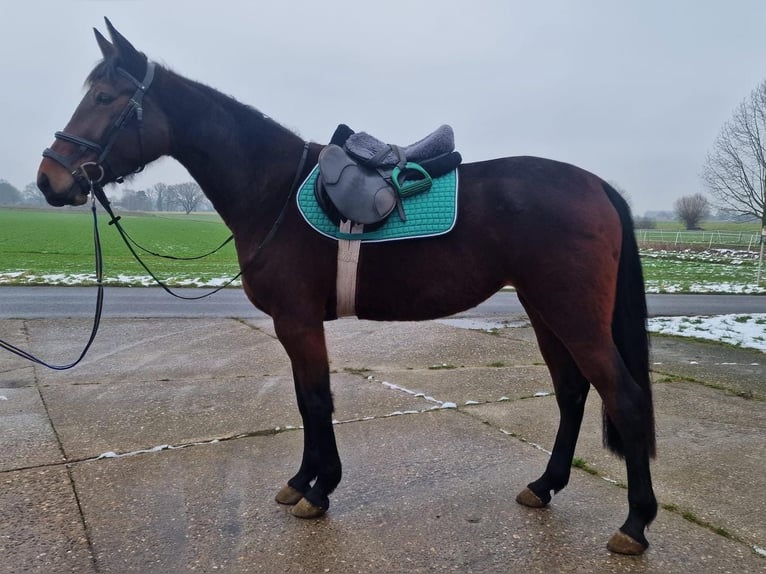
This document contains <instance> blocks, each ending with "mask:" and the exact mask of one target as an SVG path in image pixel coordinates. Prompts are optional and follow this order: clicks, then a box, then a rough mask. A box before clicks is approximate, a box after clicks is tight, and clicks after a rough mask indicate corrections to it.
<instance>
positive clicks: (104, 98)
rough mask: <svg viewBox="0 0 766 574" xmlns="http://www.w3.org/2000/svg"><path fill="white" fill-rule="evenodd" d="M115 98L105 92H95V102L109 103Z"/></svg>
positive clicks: (103, 104)
mask: <svg viewBox="0 0 766 574" xmlns="http://www.w3.org/2000/svg"><path fill="white" fill-rule="evenodd" d="M116 99H117V98H116V97H115V96H113V95H112V94H109V93H107V92H98V93H97V94H96V103H97V104H101V105H102V106H106V105H109V104H111V103H112V102H113V101H114V100H116Z"/></svg>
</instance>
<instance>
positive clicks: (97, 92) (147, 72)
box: [37, 20, 169, 206]
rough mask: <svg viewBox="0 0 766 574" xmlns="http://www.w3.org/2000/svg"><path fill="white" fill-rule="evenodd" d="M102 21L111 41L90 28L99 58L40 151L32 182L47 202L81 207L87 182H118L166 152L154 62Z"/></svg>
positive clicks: (166, 137)
mask: <svg viewBox="0 0 766 574" xmlns="http://www.w3.org/2000/svg"><path fill="white" fill-rule="evenodd" d="M106 25H107V29H108V30H109V35H110V37H111V39H112V41H111V42H109V41H108V40H107V39H106V38H104V36H102V35H101V34H100V33H99V32H98V30H95V29H94V32H95V33H96V40H97V41H98V45H99V47H100V48H101V52H102V54H103V55H104V59H103V61H102V62H100V63H99V64H98V65H97V66H96V67H95V68H94V70H93V71H92V72H91V74H90V76H88V80H87V88H88V91H87V93H86V94H85V97H83V99H82V101H81V102H80V104H79V105H78V106H77V109H76V110H75V112H74V114H73V115H72V119H71V120H69V123H68V124H67V126H66V127H65V128H64V131H63V132H57V133H56V141H55V142H54V143H53V145H52V146H51V147H50V148H48V149H46V150H45V151H44V152H43V161H42V163H41V164H40V168H39V170H38V173H37V186H38V187H39V188H40V191H42V192H43V194H44V195H45V198H46V199H47V200H48V203H50V204H51V205H55V206H61V205H81V204H83V203H85V202H86V201H87V194H88V192H89V191H90V189H91V181H93V182H98V183H100V184H106V183H110V182H113V181H117V180H120V179H121V178H122V177H124V176H126V175H130V174H133V173H135V172H138V171H140V170H141V169H143V167H144V166H145V165H146V164H147V163H149V162H151V161H153V160H155V159H157V158H158V157H160V156H161V155H164V154H167V153H168V151H169V128H168V124H167V118H166V117H165V115H164V114H163V112H162V110H160V108H159V107H158V105H157V103H156V98H153V97H152V90H151V88H152V83H153V82H154V79H155V78H154V73H155V66H154V63H152V62H150V61H148V60H147V58H146V56H145V55H144V54H142V53H140V52H138V51H137V50H136V49H135V48H134V47H133V46H132V45H131V44H130V42H128V41H127V40H126V39H125V37H124V36H122V34H120V33H119V32H118V31H117V30H116V29H115V28H114V26H112V24H111V22H109V20H106Z"/></svg>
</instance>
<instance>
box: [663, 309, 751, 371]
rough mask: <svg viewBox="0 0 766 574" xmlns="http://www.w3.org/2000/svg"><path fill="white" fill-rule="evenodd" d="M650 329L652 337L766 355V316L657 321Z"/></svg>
mask: <svg viewBox="0 0 766 574" xmlns="http://www.w3.org/2000/svg"><path fill="white" fill-rule="evenodd" d="M648 326H649V331H651V332H652V333H659V334H663V335H677V336H682V337H696V338H698V339H706V340H711V341H720V342H723V343H727V344H730V345H735V346H738V347H747V348H750V349H758V350H760V351H764V352H766V313H749V314H731V315H714V316H702V317H653V318H651V319H649V323H648ZM692 364H695V363H692Z"/></svg>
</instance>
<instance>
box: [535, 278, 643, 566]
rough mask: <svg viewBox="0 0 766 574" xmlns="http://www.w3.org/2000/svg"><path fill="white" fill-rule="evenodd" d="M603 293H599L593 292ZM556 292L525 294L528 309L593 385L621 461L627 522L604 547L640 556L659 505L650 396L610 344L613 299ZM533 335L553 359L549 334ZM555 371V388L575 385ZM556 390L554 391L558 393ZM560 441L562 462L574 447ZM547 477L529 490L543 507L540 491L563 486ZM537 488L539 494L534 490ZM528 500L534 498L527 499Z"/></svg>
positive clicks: (574, 286)
mask: <svg viewBox="0 0 766 574" xmlns="http://www.w3.org/2000/svg"><path fill="white" fill-rule="evenodd" d="M591 287H592V286H591ZM605 291H606V290H605V289H598V290H596V291H595V292H597V293H604V292H605ZM558 293H559V294H560V295H559V296H558V297H543V296H541V295H538V294H536V293H534V292H532V293H531V294H530V293H527V294H526V298H527V303H528V308H529V309H531V310H532V315H533V316H536V319H535V320H536V321H538V323H539V322H543V323H544V326H545V327H547V330H549V331H550V333H552V334H553V335H555V338H557V339H558V340H559V341H560V343H559V345H562V346H563V347H565V349H566V350H567V351H568V353H569V355H570V357H571V360H572V361H573V362H574V363H575V364H576V366H577V368H578V369H579V372H580V373H581V374H582V375H581V376H582V377H584V379H585V380H587V381H588V382H589V383H590V384H592V385H593V387H594V388H595V389H596V391H598V393H599V395H600V396H601V399H602V401H603V403H604V414H605V417H606V419H605V422H606V423H607V424H605V431H606V432H607V434H606V438H607V439H608V442H607V444H608V445H609V446H610V447H611V448H613V449H614V450H616V452H617V454H618V455H622V456H624V458H625V464H626V468H627V475H628V503H629V512H628V518H627V520H626V521H625V522H624V523H623V525H622V526H621V527H620V530H619V531H618V532H617V533H616V534H615V535H614V536H612V538H611V539H610V541H609V544H608V548H609V549H610V550H612V551H614V552H619V553H621V554H640V553H642V552H643V551H644V550H645V549H646V548H647V547H648V545H649V543H648V541H647V539H646V536H645V535H644V530H645V528H646V526H647V525H648V524H649V523H651V522H652V520H654V518H655V516H656V514H657V500H656V498H655V497H654V492H653V490H652V479H651V473H650V467H649V458H650V454H651V450H652V445H653V440H654V435H653V426H652V420H653V419H652V406H651V395H650V391H649V392H647V391H645V390H644V389H642V388H641V387H640V385H639V384H638V383H637V382H636V380H635V379H634V378H633V376H632V375H631V374H630V372H629V371H628V368H627V367H626V365H625V362H624V360H623V358H622V356H621V355H620V352H619V351H618V349H617V347H616V345H615V343H614V340H613V337H612V327H611V319H610V318H611V311H610V310H611V308H612V306H613V302H612V299H610V298H608V297H606V298H599V297H595V296H594V292H593V291H590V290H589V289H588V287H586V286H585V285H583V284H581V283H578V282H576V281H575V282H570V283H569V286H568V288H567V289H561V290H558ZM537 332H538V334H539V333H541V332H542V333H543V337H544V339H543V340H544V341H546V343H544V344H545V345H547V346H548V351H547V352H548V353H549V354H551V350H550V349H554V350H555V349H556V348H557V346H556V345H555V344H554V345H553V346H551V344H550V338H551V336H550V333H547V331H546V329H541V330H538V331H537ZM555 356H557V357H559V359H558V360H559V362H561V364H564V365H566V361H562V359H561V358H560V357H561V356H563V354H562V353H555ZM546 358H547V357H546ZM555 364H557V363H556V361H553V365H555ZM551 369H552V370H551V372H552V373H553V372H554V371H555V370H556V369H557V367H554V366H551ZM558 369H559V371H558V374H557V375H554V381H555V380H556V379H557V378H559V380H561V382H562V383H564V384H563V385H559V386H561V387H562V390H563V387H566V383H565V381H564V379H562V378H561V377H562V374H564V373H568V375H567V378H566V381H569V383H570V386H571V382H572V381H575V380H577V378H576V377H575V376H574V375H573V374H572V373H573V370H572V368H571V367H569V368H563V369H562V368H561V367H558ZM559 386H557V387H556V390H557V392H558V390H559ZM575 387H576V385H575ZM570 401H571V399H570ZM562 402H564V403H566V401H560V404H561V403H562ZM569 408H570V409H571V412H570V414H569V416H570V423H569V424H572V422H571V421H573V420H574V418H571V417H574V414H577V413H578V412H579V409H577V410H575V406H574V405H570V407H569ZM572 413H574V414H572ZM577 416H578V417H579V416H581V415H579V414H577ZM564 420H565V415H564V411H562V429H560V435H561V434H562V432H565V431H564V430H563V426H564V424H565V423H564ZM613 432H616V433H617V435H618V436H617V437H615V436H611V435H610V433H613ZM558 438H559V437H558V436H557V441H558ZM562 441H563V445H564V447H562V449H561V450H560V451H559V453H558V454H559V455H560V456H561V457H562V459H563V456H564V454H565V453H566V454H567V457H569V456H570V455H569V449H573V448H574V443H573V438H572V437H571V436H569V437H568V439H567V438H566V437H563V436H562ZM605 442H606V441H605ZM564 448H566V449H567V450H564ZM571 452H573V450H572V451H571ZM552 458H553V457H552ZM551 464H553V465H554V470H558V471H559V472H560V469H561V466H560V465H561V464H563V462H561V461H559V462H553V460H552V461H551ZM551 477H555V475H553V474H551V475H546V474H544V475H543V477H541V479H540V481H538V483H539V484H536V483H532V484H533V486H532V488H531V489H530V491H531V492H534V494H535V496H537V497H538V498H539V499H540V501H541V503H544V502H546V499H545V497H546V493H545V492H544V490H545V488H546V487H547V486H549V485H550V486H551V488H552V489H554V490H555V487H556V486H558V485H560V484H561V482H560V480H561V479H560V477H559V478H558V480H559V483H558V484H556V483H555V478H551ZM535 488H538V490H537V491H536V490H534V489H535ZM529 500H533V498H532V497H530V498H529ZM522 501H524V499H522Z"/></svg>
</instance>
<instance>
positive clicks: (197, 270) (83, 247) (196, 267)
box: [0, 209, 239, 285]
mask: <svg viewBox="0 0 766 574" xmlns="http://www.w3.org/2000/svg"><path fill="white" fill-rule="evenodd" d="M98 221H99V232H100V235H101V244H102V248H103V253H104V276H105V279H106V282H107V283H112V284H115V283H121V282H124V283H126V284H134V285H135V284H142V281H138V280H135V279H125V280H123V281H121V280H120V277H125V278H127V277H133V278H136V277H144V276H145V275H146V272H145V271H144V270H143V269H142V268H141V267H140V265H139V264H138V263H137V262H136V261H135V260H134V259H133V257H132V255H131V254H130V252H129V251H128V249H127V247H125V245H124V243H123V241H122V239H121V238H120V236H119V234H118V233H117V230H116V229H114V228H113V227H112V226H109V225H108V218H107V216H106V215H104V214H103V213H100V214H99V217H98ZM121 223H122V225H123V227H124V228H125V229H126V230H127V232H128V233H129V234H130V235H131V237H133V239H135V240H136V241H138V242H139V243H141V244H142V245H143V246H144V247H146V248H147V249H150V250H153V251H157V252H160V253H167V254H170V255H175V256H194V255H199V254H202V253H206V252H208V251H210V250H212V249H214V248H215V247H217V246H218V245H220V244H221V243H222V242H223V241H224V240H225V239H226V238H227V237H228V236H229V231H228V229H227V228H226V226H225V225H224V224H223V222H222V221H221V220H220V218H219V217H218V215H217V214H192V215H189V216H184V215H180V214H165V213H161V214H160V213H158V214H138V215H134V214H126V215H124V216H123V217H122V219H121ZM142 257H143V256H142ZM94 261H95V258H94V247H93V219H92V215H91V212H90V209H61V210H55V211H53V210H51V211H48V210H44V211H37V210H26V209H0V284H16V285H22V284H24V285H27V284H56V283H66V284H80V283H89V282H91V281H92V277H91V278H90V279H88V276H92V275H93V274H94V270H95V263H94ZM145 261H146V262H147V264H148V265H149V267H150V268H152V269H153V270H155V273H156V274H157V275H159V276H160V277H163V278H169V280H170V283H172V284H176V285H178V284H183V283H184V282H189V281H197V282H198V283H201V284H204V283H209V282H210V281H212V280H215V279H217V278H222V277H230V276H233V275H235V274H236V273H237V272H238V270H239V267H238V265H237V259H236V255H235V252H234V246H233V244H232V243H230V244H229V245H227V246H226V247H224V248H223V249H222V250H221V251H220V252H219V253H216V254H215V255H211V256H210V257H207V258H205V259H201V260H197V261H188V262H184V261H172V260H166V259H158V258H156V257H151V256H147V257H145ZM83 276H85V277H83ZM78 277H79V279H78Z"/></svg>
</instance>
